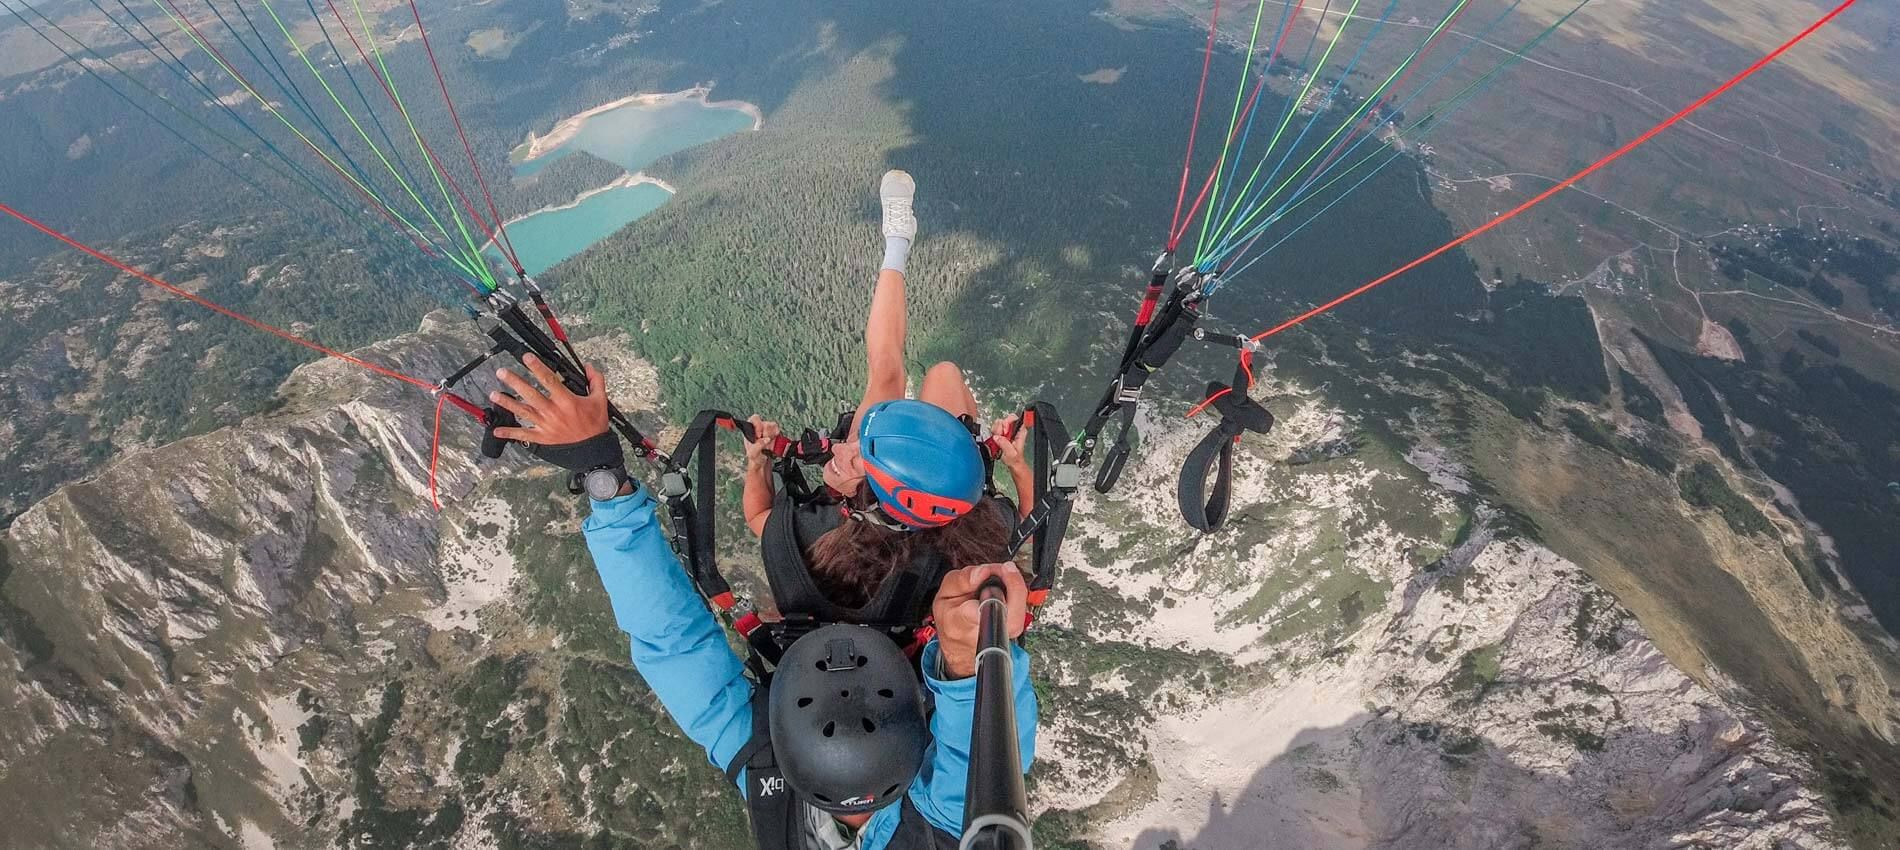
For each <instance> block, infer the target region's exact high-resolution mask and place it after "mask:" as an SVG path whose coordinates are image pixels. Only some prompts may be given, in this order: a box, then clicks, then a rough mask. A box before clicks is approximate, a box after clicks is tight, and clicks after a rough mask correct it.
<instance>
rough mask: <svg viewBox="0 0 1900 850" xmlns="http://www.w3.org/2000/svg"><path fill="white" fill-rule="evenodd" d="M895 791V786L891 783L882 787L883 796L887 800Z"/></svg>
mask: <svg viewBox="0 0 1900 850" xmlns="http://www.w3.org/2000/svg"><path fill="white" fill-rule="evenodd" d="M896 793H897V786H895V785H892V786H891V787H889V788H886V789H884V798H885V799H887V800H888V799H890V798H891V796H892V795H894V794H896Z"/></svg>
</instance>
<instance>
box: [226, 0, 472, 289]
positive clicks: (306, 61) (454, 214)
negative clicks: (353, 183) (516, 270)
mask: <svg viewBox="0 0 1900 850" xmlns="http://www.w3.org/2000/svg"><path fill="white" fill-rule="evenodd" d="M260 3H261V5H262V6H263V7H264V12H265V13H266V14H268V15H270V19H271V21H272V22H274V23H276V24H277V29H278V31H279V32H282V33H283V34H284V39H285V40H286V41H289V42H290V49H291V50H293V51H295V52H296V54H297V58H298V59H299V60H302V62H303V66H304V67H305V68H308V69H309V70H310V75H311V76H312V77H315V78H316V79H317V85H320V86H322V87H323V93H324V94H327V95H329V96H330V102H331V103H333V104H335V105H336V108H337V110H338V111H340V112H342V113H343V117H344V118H345V119H347V120H348V121H349V122H350V127H352V128H354V129H355V130H356V135H357V136H358V137H359V138H361V139H362V140H363V144H366V145H368V146H369V150H370V153H373V154H375V155H376V159H377V160H378V161H379V162H381V163H382V164H383V168H384V169H386V170H388V171H389V176H391V177H394V178H395V179H396V185H398V186H401V187H402V190H403V192H404V193H405V194H407V195H408V196H409V200H411V201H414V202H415V204H416V206H417V207H419V208H420V209H421V210H422V214H423V215H425V216H427V217H428V219H429V222H430V223H431V224H434V225H435V226H436V228H437V229H438V230H440V229H442V223H441V222H440V221H439V220H437V219H436V217H435V213H434V212H432V211H430V209H429V206H428V205H427V204H424V203H423V202H422V198H421V197H419V196H417V194H416V191H415V189H414V188H412V187H411V186H410V185H409V181H407V180H404V179H402V174H400V173H399V172H397V171H396V166H395V165H394V164H393V163H391V162H390V161H389V157H388V156H386V155H384V153H383V149H382V148H381V147H379V146H378V145H377V144H376V141H375V140H374V139H371V138H370V137H369V131H367V130H365V129H363V125H362V123H361V122H359V121H357V120H356V116H355V115H354V114H352V113H351V112H350V108H349V107H348V106H347V105H345V104H344V103H343V99H342V98H341V97H338V96H337V93H336V90H335V89H332V88H330V82H329V81H328V80H326V79H324V78H323V72H321V71H319V70H317V66H316V64H315V63H313V62H311V61H310V56H309V55H308V54H306V53H304V49H303V45H301V44H298V43H297V38H296V36H293V35H291V34H290V27H288V26H286V25H285V24H284V19H283V18H281V17H279V16H278V15H277V9H276V8H275V7H273V6H272V5H271V2H270V0H260ZM373 43H374V42H372V44H373ZM407 117H408V116H406V115H405V116H404V118H407ZM430 171H431V172H432V173H433V172H434V168H433V166H431V168H430ZM435 178H436V180H435V184H436V188H437V189H439V190H440V191H441V192H442V201H443V203H444V204H446V205H447V206H448V208H449V216H450V218H452V219H453V220H454V221H455V230H456V232H457V233H459V234H461V236H462V243H463V247H464V248H466V249H467V251H468V254H467V255H465V259H468V260H469V261H470V263H471V264H472V265H474V266H475V268H476V269H477V270H478V271H480V272H481V276H482V281H483V282H484V283H486V284H488V285H489V287H490V288H493V287H494V286H495V277H494V274H493V273H492V272H490V271H489V269H488V263H486V262H483V261H481V260H480V259H479V257H480V253H481V249H480V248H478V247H477V246H476V244H475V238H474V237H472V236H470V235H469V233H468V225H467V223H466V222H464V221H462V214H461V213H460V212H459V211H457V210H456V208H455V201H454V199H452V198H450V197H449V190H448V188H447V187H445V186H443V185H442V176H441V175H440V174H439V173H438V174H436V175H435ZM443 235H444V236H445V237H446V236H447V235H448V234H447V233H446V232H445V233H444V234H443Z"/></svg>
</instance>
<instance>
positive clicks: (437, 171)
mask: <svg viewBox="0 0 1900 850" xmlns="http://www.w3.org/2000/svg"><path fill="white" fill-rule="evenodd" d="M350 8H351V10H352V11H354V12H355V13H356V22H357V25H358V26H359V27H361V28H362V30H363V39H364V40H365V41H368V42H369V52H370V55H372V56H374V57H376V67H375V68H372V69H370V73H371V74H374V75H377V76H378V77H379V78H380V79H381V80H382V82H383V86H384V88H385V89H386V90H387V91H388V93H389V98H390V100H392V101H394V102H395V104H396V112H397V114H400V115H401V116H402V121H403V123H404V124H405V125H407V126H408V127H409V135H410V137H411V138H413V139H415V142H416V148H417V149H418V150H421V151H422V158H423V161H424V162H426V163H428V166H429V173H430V175H432V176H434V178H435V184H436V188H437V189H439V190H441V192H442V197H443V198H444V199H445V200H446V199H447V198H448V190H447V189H446V188H444V187H443V183H442V169H441V168H440V167H439V164H438V163H437V162H436V159H435V155H434V154H433V153H431V152H430V151H429V148H428V145H426V144H424V143H423V141H422V131H420V130H417V129H416V122H415V119H414V118H413V117H412V116H410V114H409V107H408V106H406V105H404V104H403V102H402V92H400V91H398V90H397V88H396V78H395V75H393V74H391V73H389V63H388V62H386V61H384V59H383V51H382V47H381V46H380V45H378V44H377V43H376V31H375V30H374V29H372V28H371V27H370V23H369V20H368V19H367V18H366V17H364V15H363V4H362V2H360V0H350ZM331 11H332V12H334V11H335V10H334V8H333V9H332V10H331ZM345 32H348V28H347V27H346V28H345ZM350 38H351V39H352V40H354V39H355V36H354V35H352V36H350ZM378 71H380V72H381V73H380V74H378ZM456 223H457V224H458V225H459V224H460V223H461V215H460V214H459V213H458V214H457V215H456ZM467 235H468V234H467V231H466V230H464V231H463V237H464V238H467ZM490 238H491V239H492V238H493V237H492V236H491V237H490ZM469 249H470V250H471V251H472V252H473V260H474V262H476V263H477V264H478V265H480V266H481V268H482V277H483V279H485V280H487V281H488V284H489V288H490V289H495V288H498V286H499V285H498V284H496V283H495V279H494V274H493V272H491V271H490V270H489V268H488V261H487V259H485V258H483V256H482V253H481V249H480V248H478V247H475V245H474V243H473V240H470V244H469Z"/></svg>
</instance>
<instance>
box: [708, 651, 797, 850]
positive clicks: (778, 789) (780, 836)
mask: <svg viewBox="0 0 1900 850" xmlns="http://www.w3.org/2000/svg"><path fill="white" fill-rule="evenodd" d="M770 694H771V682H770V680H769V679H762V680H760V681H759V682H758V683H757V684H754V685H753V687H752V738H751V740H749V741H747V742H746V744H745V746H743V747H740V748H739V752H738V754H737V755H736V756H734V758H733V759H732V762H731V763H730V764H727V765H726V779H727V781H730V782H735V783H736V782H738V781H739V774H740V773H741V772H744V773H745V785H744V786H742V787H741V789H740V790H741V791H742V792H743V793H744V794H745V802H746V814H747V815H749V816H750V817H751V820H752V840H753V842H754V843H755V844H756V846H757V847H758V850H792V847H793V836H796V835H799V834H800V826H801V825H800V824H799V818H800V817H801V816H802V814H803V810H802V804H800V803H799V802H798V800H797V799H796V798H795V797H794V796H793V794H792V790H791V788H790V786H788V785H787V784H786V783H785V774H784V773H783V772H782V771H781V770H780V769H779V766H778V754H777V753H775V752H774V751H773V750H772V726H771V722H770V711H771V708H770V706H771V700H770V698H769V696H770Z"/></svg>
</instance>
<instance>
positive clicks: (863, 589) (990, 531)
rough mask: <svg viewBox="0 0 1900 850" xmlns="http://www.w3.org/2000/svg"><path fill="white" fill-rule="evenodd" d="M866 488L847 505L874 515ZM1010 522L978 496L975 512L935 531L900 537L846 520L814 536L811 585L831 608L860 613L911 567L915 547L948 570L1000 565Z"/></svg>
mask: <svg viewBox="0 0 1900 850" xmlns="http://www.w3.org/2000/svg"><path fill="white" fill-rule="evenodd" d="M876 505H877V500H876V498H875V497H873V496H871V495H870V488H868V487H867V488H864V489H862V490H859V491H858V494H857V495H856V496H853V497H852V498H851V499H849V500H847V506H848V507H850V508H854V509H857V510H864V511H875V510H877V507H876ZM1015 519H1016V517H1015V516H1014V515H1013V514H1012V513H1011V512H1010V510H1009V507H1008V503H1006V502H1002V501H999V500H997V499H996V498H995V497H992V496H984V497H983V498H982V499H980V500H978V501H977V503H976V508H975V509H974V510H972V511H970V512H969V513H967V514H964V515H963V516H961V517H958V518H957V519H955V520H954V521H952V522H950V523H948V524H946V525H943V526H941V527H939V528H930V529H924V530H922V531H912V532H908V533H906V532H902V531H897V530H894V529H890V528H886V527H884V526H882V525H879V524H877V523H875V522H865V521H861V520H857V519H846V520H845V522H844V524H843V525H840V526H838V527H837V528H834V529H832V530H830V531H827V532H825V533H824V534H822V535H819V537H818V539H817V540H814V541H812V543H811V546H810V547H809V548H808V549H807V550H806V552H805V560H806V562H807V563H808V564H810V565H811V577H812V582H813V583H814V584H816V585H817V586H818V590H819V592H820V593H823V594H824V595H825V598H827V599H830V600H831V601H832V603H833V604H836V605H840V606H843V607H845V608H862V607H864V606H865V605H867V604H869V603H870V601H871V597H872V596H874V595H876V594H877V589H878V587H879V586H880V585H882V584H883V583H884V579H885V577H887V576H889V575H890V574H891V573H893V572H896V571H897V570H899V569H902V568H903V567H904V566H905V565H907V564H909V563H910V562H911V558H912V557H914V555H915V553H916V552H917V551H918V548H917V547H920V546H927V547H930V548H932V549H935V550H936V551H938V552H940V553H942V554H943V556H944V559H945V560H946V561H947V562H948V563H949V566H950V567H951V568H953V569H960V568H963V567H969V566H975V565H977V564H993V563H997V562H998V561H1003V560H1006V557H1005V556H1006V555H1007V554H1008V550H1009V536H1010V533H1011V532H1012V531H1013V530H1014V525H1013V522H1014V520H1015Z"/></svg>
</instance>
